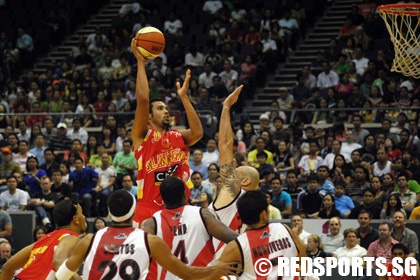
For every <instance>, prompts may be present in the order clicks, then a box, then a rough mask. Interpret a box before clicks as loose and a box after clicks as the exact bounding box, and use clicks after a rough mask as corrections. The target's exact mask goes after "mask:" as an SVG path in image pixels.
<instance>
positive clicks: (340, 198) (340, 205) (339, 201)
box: [334, 182, 354, 218]
mask: <svg viewBox="0 0 420 280" xmlns="http://www.w3.org/2000/svg"><path fill="white" fill-rule="evenodd" d="M334 192H335V193H334V198H335V207H336V208H337V210H338V211H340V214H341V215H340V216H341V217H342V218H347V217H348V216H349V215H350V212H351V210H352V209H353V208H354V202H353V200H352V199H351V198H350V197H349V196H347V195H345V194H344V192H345V187H344V184H343V183H342V182H338V183H336V184H335V187H334Z"/></svg>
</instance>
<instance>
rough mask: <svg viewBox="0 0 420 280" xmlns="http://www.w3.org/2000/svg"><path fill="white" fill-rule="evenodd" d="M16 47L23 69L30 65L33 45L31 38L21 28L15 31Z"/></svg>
mask: <svg viewBox="0 0 420 280" xmlns="http://www.w3.org/2000/svg"><path fill="white" fill-rule="evenodd" d="M16 47H17V48H18V49H19V58H20V59H19V61H20V62H21V63H22V66H23V67H24V68H26V67H28V66H30V65H32V62H33V54H32V52H33V50H34V43H33V39H32V37H31V36H30V35H29V34H27V33H26V32H25V29H23V27H18V29H17V40H16Z"/></svg>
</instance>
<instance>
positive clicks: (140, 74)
mask: <svg viewBox="0 0 420 280" xmlns="http://www.w3.org/2000/svg"><path fill="white" fill-rule="evenodd" d="M131 50H132V51H133V54H134V56H135V57H136V59H137V79H136V101H137V107H136V112H135V115H134V123H133V127H132V130H131V132H132V135H133V148H134V149H135V150H137V148H138V147H139V146H140V145H141V143H142V142H143V138H144V137H145V136H146V133H147V129H148V126H147V123H148V121H149V91H150V90H149V81H148V80H147V75H146V67H145V65H144V64H145V62H146V60H147V59H146V58H144V57H143V56H142V55H141V54H140V52H139V51H138V50H137V45H136V39H135V38H133V39H132V40H131Z"/></svg>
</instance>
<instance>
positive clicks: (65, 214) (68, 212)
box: [53, 200, 81, 228]
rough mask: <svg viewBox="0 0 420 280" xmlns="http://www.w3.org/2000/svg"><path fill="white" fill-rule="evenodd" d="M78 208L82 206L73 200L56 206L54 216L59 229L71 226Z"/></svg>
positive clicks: (64, 201)
mask: <svg viewBox="0 0 420 280" xmlns="http://www.w3.org/2000/svg"><path fill="white" fill-rule="evenodd" d="M77 207H81V206H80V205H79V204H77V203H74V202H73V201H71V200H62V201H60V202H59V203H57V204H56V205H55V206H54V210H53V216H54V221H55V224H56V226H57V228H60V227H63V226H68V225H70V224H71V221H72V220H73V217H74V216H75V215H76V213H77Z"/></svg>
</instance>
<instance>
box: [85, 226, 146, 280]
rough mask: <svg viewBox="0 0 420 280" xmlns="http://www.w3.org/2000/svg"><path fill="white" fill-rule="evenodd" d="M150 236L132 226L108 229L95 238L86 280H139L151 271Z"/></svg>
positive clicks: (91, 248) (142, 279)
mask: <svg viewBox="0 0 420 280" xmlns="http://www.w3.org/2000/svg"><path fill="white" fill-rule="evenodd" d="M149 263H150V249H149V245H148V243H147V233H146V232H144V231H143V230H141V229H136V228H133V227H106V228H104V229H101V230H99V231H98V232H97V233H96V234H95V235H94V236H93V238H92V240H91V244H90V249H89V252H88V254H87V256H86V260H85V264H84V267H83V279H92V280H93V279H94V280H96V279H113V280H123V279H140V280H144V279H146V277H147V274H148V272H149Z"/></svg>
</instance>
